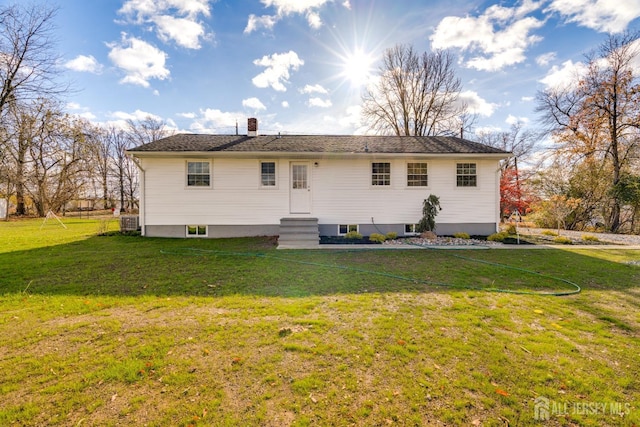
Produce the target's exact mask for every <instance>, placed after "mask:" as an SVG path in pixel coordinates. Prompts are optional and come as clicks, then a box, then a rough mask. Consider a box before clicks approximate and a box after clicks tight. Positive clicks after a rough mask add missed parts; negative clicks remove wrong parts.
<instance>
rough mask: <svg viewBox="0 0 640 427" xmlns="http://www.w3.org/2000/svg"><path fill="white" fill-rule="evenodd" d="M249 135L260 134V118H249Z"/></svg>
mask: <svg viewBox="0 0 640 427" xmlns="http://www.w3.org/2000/svg"><path fill="white" fill-rule="evenodd" d="M247 136H258V119H256V118H253V117H251V118H249V120H248V123H247Z"/></svg>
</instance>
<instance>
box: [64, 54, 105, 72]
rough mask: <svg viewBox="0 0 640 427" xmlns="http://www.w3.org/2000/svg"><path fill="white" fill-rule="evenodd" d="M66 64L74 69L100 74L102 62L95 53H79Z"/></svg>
mask: <svg viewBox="0 0 640 427" xmlns="http://www.w3.org/2000/svg"><path fill="white" fill-rule="evenodd" d="M64 66H65V67H66V68H68V69H70V70H73V71H79V72H87V73H94V74H100V73H101V72H102V64H100V63H99V62H98V60H97V59H96V58H94V57H93V55H89V56H86V55H78V56H76V57H75V58H74V59H72V60H70V61H67V62H66V63H65V64H64Z"/></svg>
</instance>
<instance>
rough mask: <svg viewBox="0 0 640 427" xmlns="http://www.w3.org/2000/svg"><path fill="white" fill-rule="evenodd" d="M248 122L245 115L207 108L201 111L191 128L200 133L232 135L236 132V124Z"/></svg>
mask: <svg viewBox="0 0 640 427" xmlns="http://www.w3.org/2000/svg"><path fill="white" fill-rule="evenodd" d="M246 121H247V116H246V115H245V114H243V113H234V112H225V111H221V110H218V109H212V108H207V109H205V110H200V114H199V115H198V117H197V118H195V119H194V121H193V122H192V123H191V125H190V127H189V128H190V129H191V130H192V131H195V132H200V133H231V132H235V126H236V123H246Z"/></svg>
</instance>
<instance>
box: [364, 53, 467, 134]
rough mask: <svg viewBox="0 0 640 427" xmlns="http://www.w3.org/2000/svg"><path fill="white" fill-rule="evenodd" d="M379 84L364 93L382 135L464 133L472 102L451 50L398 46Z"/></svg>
mask: <svg viewBox="0 0 640 427" xmlns="http://www.w3.org/2000/svg"><path fill="white" fill-rule="evenodd" d="M382 61H383V62H382V66H381V67H380V70H379V71H380V76H379V79H378V80H377V82H376V83H375V84H373V85H371V86H369V87H368V88H367V91H366V93H365V94H364V96H363V99H362V101H363V107H362V109H363V117H364V118H365V119H366V120H367V122H368V123H370V128H371V129H372V130H375V131H376V132H378V133H381V134H393V135H398V136H401V135H404V136H410V135H414V136H432V135H444V134H451V133H454V134H456V135H458V134H459V133H460V126H461V123H462V122H461V121H462V120H463V118H464V117H466V115H465V113H466V110H467V109H466V105H464V104H463V103H461V102H460V100H459V95H460V90H461V88H462V85H461V83H460V79H459V78H458V77H456V74H455V70H454V64H455V59H454V57H453V55H452V54H451V53H450V52H449V51H443V50H437V51H435V52H431V53H427V52H424V53H422V54H418V53H417V52H416V51H415V50H414V49H413V47H412V46H407V45H396V46H395V47H393V48H390V49H387V50H386V51H385V52H384V55H383V58H382Z"/></svg>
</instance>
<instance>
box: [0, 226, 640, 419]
mask: <svg viewBox="0 0 640 427" xmlns="http://www.w3.org/2000/svg"><path fill="white" fill-rule="evenodd" d="M63 221H64V223H65V224H66V225H67V229H64V228H62V227H61V226H60V225H59V224H58V223H57V222H55V221H47V222H46V223H45V224H44V225H42V220H26V221H18V222H1V223H0V425H2V426H5V425H7V426H14V425H15V426H22V425H27V426H32V425H38V426H44V425H47V426H49V425H61V426H80V425H84V426H89V425H91V426H94V425H98V426H103V425H106V426H108V425H150V426H165V425H166V426H188V425H193V426H204V425H214V426H218V425H223V426H226V425H228V426H237V425H248V426H288V425H295V426H305V425H323V426H324V425H327V426H328V425H331V426H334V425H336V426H342V425H344V426H347V425H358V426H372V425H451V426H458V425H471V426H498V425H499V426H504V425H512V426H521V425H525V426H526V425H549V426H555V425H563V426H574V425H579V426H583V425H584V426H620V425H622V426H638V425H640V383H639V374H638V371H639V370H640V340H639V335H640V266H638V265H636V264H633V263H631V262H633V261H640V251H633V250H624V249H620V250H606V251H604V250H576V249H571V248H570V247H563V248H559V249H553V250H551V249H550V250H464V251H462V250H378V251H329V250H321V251H278V250H276V249H275V241H274V240H273V239H270V238H256V239H220V240H198V239H156V238H142V237H137V236H123V235H117V234H115V233H112V234H109V235H107V236H98V235H97V234H98V232H99V231H104V230H105V229H107V228H109V229H111V230H114V229H115V228H116V227H117V223H116V222H115V221H114V220H111V221H110V222H106V221H103V222H101V221H97V220H82V219H63ZM479 261H481V262H479ZM505 266H508V267H510V268H506V267H505ZM558 279H563V280H564V281H560V280H558ZM567 281H569V282H574V283H577V284H579V285H580V286H581V287H582V292H581V293H579V294H577V295H571V296H563V297H556V296H543V295H539V294H540V293H549V292H565V291H570V290H572V289H573V287H572V286H571V285H570V283H568V282H567ZM498 289H500V290H508V291H517V292H530V293H532V294H512V293H504V292H497V291H496V290H498ZM536 399H538V400H536ZM544 399H548V400H544ZM536 403H538V405H537V406H536ZM547 404H548V409H549V412H550V413H551V414H550V417H549V418H550V419H549V420H547V421H542V420H536V417H535V416H536V412H535V409H536V407H537V408H538V409H541V408H542V409H544V408H545V407H546V405H547ZM540 414H542V416H544V414H543V413H538V415H540Z"/></svg>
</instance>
